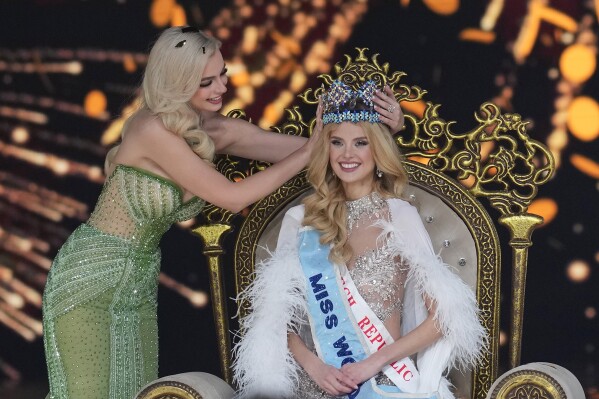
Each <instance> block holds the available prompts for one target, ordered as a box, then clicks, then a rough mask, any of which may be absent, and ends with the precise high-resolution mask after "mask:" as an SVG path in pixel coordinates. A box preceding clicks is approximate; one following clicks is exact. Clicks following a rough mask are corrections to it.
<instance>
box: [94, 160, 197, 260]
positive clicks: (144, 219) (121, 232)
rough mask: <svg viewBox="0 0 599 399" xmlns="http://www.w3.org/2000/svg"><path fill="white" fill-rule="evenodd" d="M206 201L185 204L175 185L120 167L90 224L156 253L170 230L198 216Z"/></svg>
mask: <svg viewBox="0 0 599 399" xmlns="http://www.w3.org/2000/svg"><path fill="white" fill-rule="evenodd" d="M204 203H205V202H204V201H203V200H201V199H200V198H198V197H193V198H192V199H190V200H189V201H186V202H183V192H182V190H181V188H179V187H178V186H177V185H176V184H175V183H174V182H172V181H170V180H168V179H165V178H163V177H161V176H158V175H155V174H152V173H151V172H148V171H146V170H143V169H138V168H135V167H131V166H126V165H122V164H119V165H117V166H116V168H115V170H114V172H113V173H112V174H111V175H110V176H109V177H108V179H107V180H106V183H105V184H104V188H103V190H102V193H101V194H100V198H99V199H98V202H97V204H96V208H95V209H94V211H93V213H92V214H91V216H90V218H89V221H88V224H89V225H91V226H93V227H95V228H96V229H98V230H100V231H102V232H104V233H107V234H111V235H115V236H118V237H121V238H125V239H127V240H129V241H131V243H132V244H133V245H134V246H136V247H137V248H139V249H147V250H153V249H155V248H156V247H157V246H158V242H159V241H160V238H161V237H162V235H163V234H164V233H165V232H166V231H167V230H168V229H169V228H170V226H171V225H172V224H173V223H175V222H179V221H183V220H187V219H190V218H192V217H194V216H195V215H197V214H198V213H199V212H200V210H201V209H202V207H203V206H204Z"/></svg>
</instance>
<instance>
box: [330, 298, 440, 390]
mask: <svg viewBox="0 0 599 399" xmlns="http://www.w3.org/2000/svg"><path fill="white" fill-rule="evenodd" d="M424 299H425V304H426V306H427V308H428V317H427V318H426V319H425V320H424V321H423V322H422V323H420V325H419V326H418V327H416V328H415V329H413V330H412V331H410V332H409V333H408V334H406V335H404V336H403V337H400V338H399V339H398V340H396V341H395V342H394V343H392V344H391V345H388V346H385V347H383V348H381V350H379V351H377V352H375V353H373V354H372V355H370V356H369V357H367V358H366V359H364V360H362V361H360V362H358V363H351V364H346V365H344V366H343V367H342V368H341V372H342V373H343V374H345V375H347V376H349V377H351V379H352V380H353V381H356V382H358V383H361V382H363V381H366V380H368V379H370V378H372V377H373V376H375V375H376V374H377V373H378V372H379V371H381V370H382V369H383V367H385V366H386V365H388V364H390V363H393V362H394V361H396V360H400V359H403V358H405V357H407V356H411V355H413V354H414V353H417V352H419V351H421V350H422V349H424V348H426V347H428V346H430V345H431V344H433V343H434V342H435V341H436V340H438V339H439V338H440V337H441V336H442V333H441V331H439V329H438V328H437V326H436V324H435V319H434V316H435V312H436V306H435V304H434V303H433V302H432V301H431V300H430V299H428V298H426V297H425V298H424Z"/></svg>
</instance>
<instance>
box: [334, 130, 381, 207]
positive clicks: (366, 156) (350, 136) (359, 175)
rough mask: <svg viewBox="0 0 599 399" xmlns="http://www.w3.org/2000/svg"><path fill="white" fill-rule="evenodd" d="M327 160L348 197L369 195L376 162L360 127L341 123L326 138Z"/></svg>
mask: <svg viewBox="0 0 599 399" xmlns="http://www.w3.org/2000/svg"><path fill="white" fill-rule="evenodd" d="M329 163H330V165H331V168H332V169H333V172H334V173H335V175H337V177H338V178H339V180H341V184H342V185H343V188H344V190H345V195H346V197H347V199H349V200H352V199H357V198H361V197H363V196H365V195H367V194H369V193H370V192H371V191H372V189H373V185H374V168H375V166H376V165H375V162H374V157H373V155H372V151H371V149H370V143H369V141H368V138H367V137H366V134H365V133H364V131H363V130H362V128H361V127H360V126H358V125H355V124H353V123H350V122H343V123H341V124H340V125H339V126H338V127H337V128H336V129H335V130H333V132H332V133H331V137H330V139H329Z"/></svg>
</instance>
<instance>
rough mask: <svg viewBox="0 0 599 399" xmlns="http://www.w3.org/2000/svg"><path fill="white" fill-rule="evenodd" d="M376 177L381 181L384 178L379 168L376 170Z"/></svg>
mask: <svg viewBox="0 0 599 399" xmlns="http://www.w3.org/2000/svg"><path fill="white" fill-rule="evenodd" d="M376 175H377V177H378V178H379V179H380V178H381V177H383V171H382V170H380V169H379V168H376Z"/></svg>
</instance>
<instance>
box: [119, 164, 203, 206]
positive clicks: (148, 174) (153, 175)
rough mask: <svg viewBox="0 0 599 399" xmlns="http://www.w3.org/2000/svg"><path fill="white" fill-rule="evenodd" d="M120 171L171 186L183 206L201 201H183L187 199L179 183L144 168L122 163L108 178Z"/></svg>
mask: <svg viewBox="0 0 599 399" xmlns="http://www.w3.org/2000/svg"><path fill="white" fill-rule="evenodd" d="M118 169H125V170H129V171H133V172H136V173H140V174H142V175H144V176H146V177H148V178H150V179H154V180H156V181H158V182H160V183H162V184H165V185H167V186H169V187H170V188H172V189H173V190H175V191H176V192H177V194H178V196H179V202H180V203H181V206H185V205H187V204H189V203H191V202H193V201H197V200H199V199H200V198H199V197H198V196H197V195H194V196H193V197H191V198H190V199H188V200H187V201H183V198H184V197H185V193H184V192H183V189H182V188H181V187H180V186H179V185H178V184H177V183H175V182H174V181H172V180H171V179H168V178H166V177H164V176H160V175H158V174H156V173H154V172H150V171H149V170H147V169H143V168H140V167H137V166H130V165H125V164H122V163H119V164H116V166H115V168H114V170H113V171H112V173H111V175H110V176H109V177H108V178H109V179H111V178H112V176H114V174H115V173H116V172H117V170H118Z"/></svg>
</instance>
